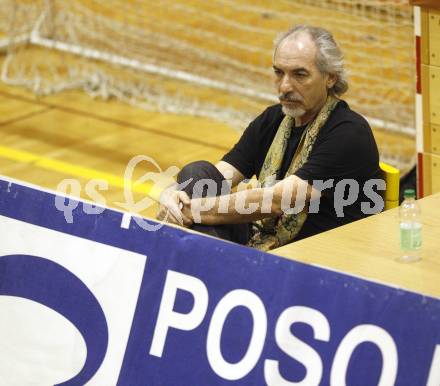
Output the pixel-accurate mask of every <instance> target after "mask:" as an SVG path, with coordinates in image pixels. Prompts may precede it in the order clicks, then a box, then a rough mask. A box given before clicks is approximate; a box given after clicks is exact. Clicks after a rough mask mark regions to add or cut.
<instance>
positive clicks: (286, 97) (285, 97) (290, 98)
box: [278, 92, 303, 102]
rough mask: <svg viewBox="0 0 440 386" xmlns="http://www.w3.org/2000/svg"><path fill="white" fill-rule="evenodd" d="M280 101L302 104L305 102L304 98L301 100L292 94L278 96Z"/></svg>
mask: <svg viewBox="0 0 440 386" xmlns="http://www.w3.org/2000/svg"><path fill="white" fill-rule="evenodd" d="M278 99H279V100H280V101H281V102H302V101H303V98H301V97H300V96H296V95H295V94H292V93H291V92H287V93H284V94H280V95H279V96H278Z"/></svg>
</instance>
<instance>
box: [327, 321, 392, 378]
mask: <svg viewBox="0 0 440 386" xmlns="http://www.w3.org/2000/svg"><path fill="white" fill-rule="evenodd" d="M364 342H371V343H374V344H375V345H376V346H377V347H379V349H380V352H381V353H382V372H381V374H380V378H379V383H378V384H377V386H394V384H395V382H396V377H397V364H398V355H397V348H396V344H395V343H394V340H393V338H392V337H391V336H390V334H388V332H387V331H385V330H384V329H383V328H380V327H377V326H374V325H372V324H362V325H360V326H357V327H355V328H353V329H352V330H351V331H350V332H349V333H348V334H347V335H346V336H345V337H344V339H342V341H341V344H340V345H339V347H338V350H337V351H336V354H335V358H334V360H333V366H332V370H331V374H330V386H346V385H347V383H346V379H345V378H346V375H347V368H348V364H349V362H350V358H351V355H352V354H353V351H354V350H355V348H356V347H357V346H358V345H360V344H361V343H364Z"/></svg>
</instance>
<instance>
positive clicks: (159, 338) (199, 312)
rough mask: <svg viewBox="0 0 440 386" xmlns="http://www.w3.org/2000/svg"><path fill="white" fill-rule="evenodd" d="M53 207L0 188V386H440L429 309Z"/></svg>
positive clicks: (9, 185)
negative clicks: (68, 215) (36, 385)
mask: <svg viewBox="0 0 440 386" xmlns="http://www.w3.org/2000/svg"><path fill="white" fill-rule="evenodd" d="M57 197H58V198H57ZM57 200H58V202H60V200H61V201H63V202H64V201H65V202H66V203H67V202H68V201H69V200H70V201H69V202H70V203H72V202H73V201H72V200H71V199H68V198H65V197H59V196H56V195H55V194H53V193H50V192H44V191H41V190H38V189H35V188H33V187H29V186H24V185H21V184H17V183H14V182H12V181H8V180H6V179H5V180H1V181H0V234H1V235H2V242H1V245H0V326H1V328H0V345H1V346H2V348H1V350H0V352H1V356H2V359H1V361H0V384H1V385H20V386H23V385H27V384H34V383H32V382H33V381H35V380H39V382H38V383H37V384H42V385H43V384H45V385H49V384H58V385H85V384H87V385H100V386H101V385H102V386H110V385H120V386H138V385H139V386H141V385H142V386H147V385H148V386H214V385H253V386H255V385H269V386H272V385H301V386H319V385H321V386H328V385H331V386H345V385H348V386H375V385H379V386H391V385H399V386H439V385H440V301H439V299H434V298H431V297H427V296H423V295H421V294H415V293H412V292H408V291H405V290H402V289H396V288H391V287H388V286H385V285H381V284H378V283H373V282H371V281H367V280H362V279H360V278H356V277H352V276H349V275H346V274H342V273H338V272H334V271H330V270H326V269H322V268H318V267H314V266H310V265H307V264H302V263H298V262H295V261H290V260H287V259H283V258H279V257H276V256H274V255H270V254H266V253H262V252H259V251H256V250H253V249H250V248H246V247H241V246H238V245H235V244H232V243H228V242H224V241H221V240H217V239H213V238H210V237H205V236H202V235H198V234H193V233H189V232H186V231H184V230H180V229H176V228H172V227H169V226H163V227H157V228H158V229H156V230H155V231H146V230H145V229H143V228H142V227H140V226H139V224H138V223H137V222H136V221H134V219H133V218H132V219H131V220H130V219H129V218H128V221H127V215H124V214H123V213H120V212H117V211H114V210H110V209H102V210H97V211H96V213H97V214H90V213H92V211H91V210H90V204H87V203H83V202H80V201H74V204H75V205H72V206H71V207H72V208H73V209H72V211H71V218H70V217H69V218H70V219H71V220H72V221H70V222H69V221H66V218H65V216H64V213H63V212H62V211H60V210H59V205H56V204H55V202H56V201H57ZM57 206H58V209H57ZM151 224H152V225H153V226H157V223H155V222H151Z"/></svg>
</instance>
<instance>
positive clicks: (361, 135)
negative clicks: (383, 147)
mask: <svg viewBox="0 0 440 386" xmlns="http://www.w3.org/2000/svg"><path fill="white" fill-rule="evenodd" d="M283 118H284V114H283V112H282V110H281V105H279V104H277V105H274V106H271V107H269V108H267V109H266V110H265V111H264V112H263V113H262V114H261V115H260V116H258V117H257V118H256V119H255V120H254V121H253V122H251V124H250V125H249V126H248V128H247V129H246V130H245V131H244V133H243V135H242V136H241V138H240V140H239V141H238V142H237V144H236V145H235V146H234V147H233V148H232V149H231V151H229V152H228V153H227V154H226V155H225V156H224V157H223V161H225V162H227V163H229V164H230V165H232V166H234V167H235V168H237V169H238V170H239V171H240V172H241V173H242V174H243V175H244V176H245V177H246V178H251V177H252V176H254V175H256V176H257V177H258V176H259V173H260V170H261V168H262V165H263V163H264V159H265V158H266V154H267V152H268V150H269V147H270V145H271V144H272V141H273V139H274V137H275V133H276V131H277V129H278V127H279V125H280V123H281V121H282V120H283ZM298 129H299V130H298ZM302 129H304V128H302ZM293 130H298V131H297V132H296V134H294V133H292V134H294V135H292V136H291V141H289V143H290V145H291V146H288V148H287V150H286V153H285V155H284V159H283V167H284V173H285V171H286V170H287V168H288V166H289V165H290V161H291V159H292V157H293V154H294V152H295V150H296V147H297V146H298V143H299V138H300V136H301V134H300V133H299V132H300V130H301V128H294V129H293ZM292 144H293V146H292ZM287 160H288V161H287ZM286 165H287V168H286ZM283 167H282V169H283ZM280 175H281V176H282V175H283V174H282V173H280ZM295 175H296V176H298V177H299V178H301V179H303V180H306V181H308V182H309V183H310V184H312V183H313V181H314V180H323V181H326V180H329V179H333V180H334V184H333V187H332V188H330V189H325V190H323V192H322V197H321V201H320V206H319V212H318V213H309V215H308V216H307V220H306V222H305V223H304V226H303V227H302V229H301V231H300V233H299V234H298V235H297V237H296V238H295V240H299V239H302V238H305V237H308V236H312V235H314V234H317V233H320V232H322V231H325V230H328V229H332V228H335V227H337V226H339V225H343V224H346V223H349V222H351V221H354V220H356V219H360V218H362V217H365V216H366V215H365V214H364V213H363V212H362V210H361V203H362V202H368V203H371V204H370V206H373V205H374V204H373V203H372V201H371V200H370V199H369V198H368V197H366V196H365V194H364V192H363V186H364V184H365V182H366V181H367V180H369V179H372V178H381V173H380V169H379V154H378V150H377V145H376V142H375V140H374V137H373V133H372V131H371V128H370V126H369V124H368V122H367V121H366V120H365V119H364V118H363V117H362V116H361V115H359V114H357V113H356V112H354V111H352V110H351V109H350V108H349V106H348V104H347V103H346V102H344V101H340V102H339V103H338V104H337V106H336V107H335V109H334V110H333V111H332V113H331V115H330V117H329V118H328V120H327V122H326V123H325V125H324V126H323V127H322V128H321V130H320V131H319V134H318V136H317V138H316V142H315V144H314V146H313V149H312V151H311V153H310V155H309V158H308V160H307V162H305V164H304V165H303V166H302V167H301V168H300V169H298V170H297V171H296V173H295ZM343 179H351V180H355V181H356V182H357V183H358V184H359V187H360V189H359V195H358V196H357V199H356V201H355V202H354V203H353V204H351V205H348V206H344V207H343V214H344V215H343V217H338V215H337V214H338V213H337V211H336V209H335V200H334V192H335V189H334V187H335V186H336V184H337V183H338V182H340V181H341V180H343Z"/></svg>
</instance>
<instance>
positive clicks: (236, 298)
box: [206, 289, 267, 381]
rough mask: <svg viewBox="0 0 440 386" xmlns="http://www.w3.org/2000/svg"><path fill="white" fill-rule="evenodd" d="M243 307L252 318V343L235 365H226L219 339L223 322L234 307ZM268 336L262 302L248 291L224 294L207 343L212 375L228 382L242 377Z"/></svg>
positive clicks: (214, 314) (249, 368)
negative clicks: (214, 374) (213, 373)
mask: <svg viewBox="0 0 440 386" xmlns="http://www.w3.org/2000/svg"><path fill="white" fill-rule="evenodd" d="M238 306H243V307H246V308H247V309H248V310H249V311H250V312H251V314H252V319H253V330H252V336H251V341H250V343H249V346H248V349H247V351H246V354H245V355H244V357H243V358H242V359H241V360H240V361H239V362H237V363H229V362H227V361H225V359H224V358H223V355H222V352H221V346H220V342H221V335H222V330H223V326H224V323H225V320H226V318H227V316H228V315H229V313H230V312H231V310H233V309H234V308H235V307H238ZM266 332H267V315H266V309H265V308H264V304H263V302H262V301H261V299H260V298H259V297H258V296H257V295H255V294H254V293H253V292H250V291H247V290H242V289H238V290H234V291H231V292H229V293H228V294H226V295H225V296H224V297H223V298H222V299H221V300H220V301H219V302H218V304H217V307H216V308H215V310H214V313H213V314H212V319H211V323H210V325H209V330H208V337H207V339H206V352H207V354H208V361H209V364H210V365H211V367H212V369H213V370H214V372H215V373H216V374H217V375H218V376H220V377H222V378H223V379H227V380H230V381H235V380H237V379H241V378H243V377H245V376H246V375H247V374H248V373H249V372H250V371H251V370H252V369H253V368H254V367H255V365H256V364H257V362H258V360H259V359H260V356H261V352H262V351H263V347H264V341H265V339H266Z"/></svg>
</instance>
